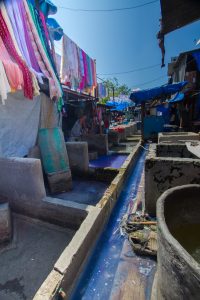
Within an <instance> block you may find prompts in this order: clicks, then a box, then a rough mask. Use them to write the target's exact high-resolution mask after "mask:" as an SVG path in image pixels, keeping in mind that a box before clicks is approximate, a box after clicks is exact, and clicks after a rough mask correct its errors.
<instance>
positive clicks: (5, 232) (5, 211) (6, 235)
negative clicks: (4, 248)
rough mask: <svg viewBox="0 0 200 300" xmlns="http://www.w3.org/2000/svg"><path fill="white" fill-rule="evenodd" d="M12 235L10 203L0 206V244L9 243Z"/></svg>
mask: <svg viewBox="0 0 200 300" xmlns="http://www.w3.org/2000/svg"><path fill="white" fill-rule="evenodd" d="M11 235H12V225H11V219H10V208H9V204H8V203H3V204H0V244H1V243H4V242H8V241H9V240H10V238H11Z"/></svg>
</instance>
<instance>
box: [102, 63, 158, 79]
mask: <svg viewBox="0 0 200 300" xmlns="http://www.w3.org/2000/svg"><path fill="white" fill-rule="evenodd" d="M158 66H160V64H156V65H152V66H148V67H144V68H139V69H134V70H130V71H124V72H117V73H101V74H98V75H100V76H110V75H120V74H129V73H134V72H139V71H144V70H149V69H153V68H155V67H158Z"/></svg>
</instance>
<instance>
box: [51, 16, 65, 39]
mask: <svg viewBox="0 0 200 300" xmlns="http://www.w3.org/2000/svg"><path fill="white" fill-rule="evenodd" d="M47 26H48V28H49V31H50V33H51V35H52V37H53V39H54V40H55V41H59V40H60V39H61V38H62V36H63V29H62V28H61V27H60V25H59V24H58V22H57V21H56V20H55V19H54V18H47Z"/></svg>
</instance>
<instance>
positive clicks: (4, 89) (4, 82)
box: [0, 61, 11, 104]
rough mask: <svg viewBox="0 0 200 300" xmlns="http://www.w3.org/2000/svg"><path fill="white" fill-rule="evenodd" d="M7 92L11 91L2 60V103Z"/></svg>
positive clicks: (0, 68)
mask: <svg viewBox="0 0 200 300" xmlns="http://www.w3.org/2000/svg"><path fill="white" fill-rule="evenodd" d="M9 92H11V88H10V85H9V82H8V79H7V76H6V72H5V69H4V65H3V63H2V61H0V96H1V101H2V103H3V104H5V100H6V99H7V94H8V93H9Z"/></svg>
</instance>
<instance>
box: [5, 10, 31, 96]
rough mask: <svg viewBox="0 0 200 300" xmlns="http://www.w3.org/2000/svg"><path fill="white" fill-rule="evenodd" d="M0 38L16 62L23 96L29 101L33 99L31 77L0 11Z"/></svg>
mask: <svg viewBox="0 0 200 300" xmlns="http://www.w3.org/2000/svg"><path fill="white" fill-rule="evenodd" d="M0 36H1V38H2V40H3V42H4V45H5V46H6V49H7V50H8V52H9V54H10V55H11V57H12V58H13V59H14V60H15V61H16V62H17V64H18V65H19V67H20V69H21V71H22V73H23V79H24V96H25V97H26V98H29V99H33V86H32V76H31V73H30V71H29V69H28V67H27V66H26V64H25V62H24V61H23V60H22V59H21V57H20V56H19V54H18V53H17V51H16V49H15V46H14V43H13V41H12V39H11V36H10V33H9V31H8V28H7V26H6V24H5V21H4V19H3V16H2V12H1V11H0Z"/></svg>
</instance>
